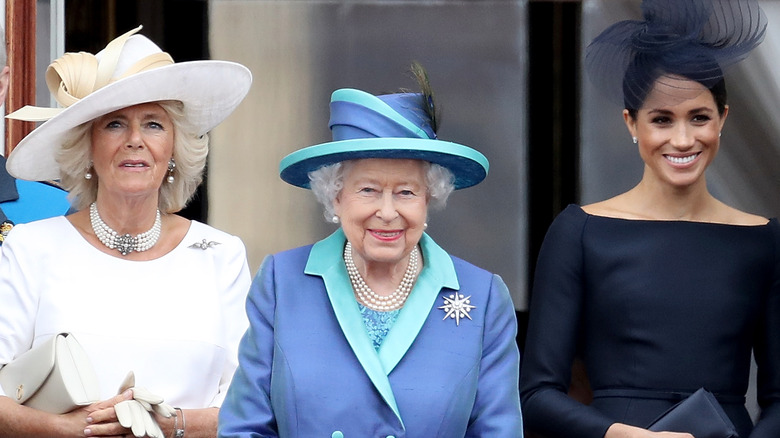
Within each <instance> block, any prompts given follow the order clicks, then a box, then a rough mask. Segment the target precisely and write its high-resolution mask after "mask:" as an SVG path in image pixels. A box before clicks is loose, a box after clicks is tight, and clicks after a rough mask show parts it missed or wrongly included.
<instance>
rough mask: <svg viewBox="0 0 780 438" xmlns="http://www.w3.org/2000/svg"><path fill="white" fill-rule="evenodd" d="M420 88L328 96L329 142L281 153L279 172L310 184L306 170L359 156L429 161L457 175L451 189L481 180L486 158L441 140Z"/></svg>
mask: <svg viewBox="0 0 780 438" xmlns="http://www.w3.org/2000/svg"><path fill="white" fill-rule="evenodd" d="M424 99H425V98H424V97H423V95H422V94H421V93H397V94H386V95H381V96H374V95H372V94H369V93H366V92H364V91H360V90H355V89H351V88H343V89H340V90H336V91H334V92H333V95H332V96H331V100H330V123H329V126H330V129H331V133H332V135H333V141H331V142H328V143H322V144H318V145H315V146H309V147H307V148H304V149H300V150H298V151H295V152H293V153H291V154H290V155H287V156H286V157H284V158H283V159H282V161H281V163H279V176H281V178H282V179H283V180H284V181H286V182H288V183H290V184H292V185H294V186H298V187H303V188H306V189H308V188H309V172H312V171H314V170H317V169H319V168H320V167H322V166H327V165H330V164H335V163H339V162H342V161H346V160H357V159H363V158H396V159H414V160H423V161H429V162H431V163H436V164H438V165H441V166H443V167H445V168H447V169H449V170H450V172H452V174H453V175H454V176H455V181H454V184H455V189H463V188H466V187H471V186H473V185H476V184H479V183H480V182H481V181H482V180H483V179H485V177H486V176H487V173H488V168H489V164H488V160H487V158H485V156H484V155H482V154H481V153H480V152H478V151H477V150H475V149H472V148H470V147H468V146H464V145H461V144H457V143H452V142H448V141H443V140H439V139H437V138H436V133H435V132H434V131H433V127H432V123H431V118H430V116H429V115H428V114H427V112H426V111H425V108H424V104H425V102H424Z"/></svg>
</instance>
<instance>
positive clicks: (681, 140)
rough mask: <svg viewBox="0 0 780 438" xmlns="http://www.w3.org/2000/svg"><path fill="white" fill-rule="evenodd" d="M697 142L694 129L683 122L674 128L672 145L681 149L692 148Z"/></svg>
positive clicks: (670, 141)
mask: <svg viewBox="0 0 780 438" xmlns="http://www.w3.org/2000/svg"><path fill="white" fill-rule="evenodd" d="M695 142H696V139H695V137H694V135H693V130H692V129H691V128H690V127H688V126H686V125H685V124H683V123H681V124H679V125H678V126H676V127H675V128H674V131H673V132H672V138H671V139H670V140H669V143H670V144H671V145H672V146H674V147H675V148H677V149H681V150H685V149H690V148H692V147H693V145H694V143H695Z"/></svg>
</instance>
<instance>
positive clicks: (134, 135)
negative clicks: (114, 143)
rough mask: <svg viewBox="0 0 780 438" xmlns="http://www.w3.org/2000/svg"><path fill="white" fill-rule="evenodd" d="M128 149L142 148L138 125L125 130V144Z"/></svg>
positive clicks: (142, 143)
mask: <svg viewBox="0 0 780 438" xmlns="http://www.w3.org/2000/svg"><path fill="white" fill-rule="evenodd" d="M126 147H127V148H129V149H133V148H138V149H140V148H142V147H144V141H143V136H142V135H141V127H140V126H138V125H131V126H130V128H129V129H128V130H127V144H126Z"/></svg>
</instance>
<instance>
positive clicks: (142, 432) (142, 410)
mask: <svg viewBox="0 0 780 438" xmlns="http://www.w3.org/2000/svg"><path fill="white" fill-rule="evenodd" d="M127 389H132V390H133V399H132V400H125V401H123V402H119V403H117V404H116V405H114V411H116V416H117V419H118V420H119V424H121V425H122V427H126V428H128V429H130V430H131V431H132V432H133V435H135V436H136V437H138V438H141V437H145V436H148V437H151V438H165V436H164V435H163V432H162V430H161V429H160V426H159V425H158V424H157V421H155V419H154V417H153V416H152V412H154V413H156V414H158V415H162V416H163V417H166V418H168V417H170V416H171V415H173V414H174V412H175V410H174V409H173V407H171V406H170V405H169V404H167V403H164V402H163V401H164V400H163V398H162V397H160V396H158V395H155V394H153V393H151V392H150V391H149V390H148V389H146V388H144V387H141V386H135V374H133V372H132V371H130V372H129V373H128V374H127V376H126V377H125V379H124V380H123V381H122V384H121V385H120V387H119V393H120V394H121V393H122V392H124V391H126V390H127Z"/></svg>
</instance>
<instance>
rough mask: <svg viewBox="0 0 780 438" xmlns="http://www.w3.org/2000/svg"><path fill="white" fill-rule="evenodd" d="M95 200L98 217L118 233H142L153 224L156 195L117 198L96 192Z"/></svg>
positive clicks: (155, 210) (155, 211)
mask: <svg viewBox="0 0 780 438" xmlns="http://www.w3.org/2000/svg"><path fill="white" fill-rule="evenodd" d="M96 202H97V208H98V213H99V214H100V218H101V219H102V220H103V222H105V223H106V224H107V225H108V226H109V227H111V228H112V229H113V230H114V231H116V232H117V233H120V234H131V235H136V234H138V233H143V232H145V231H147V230H149V228H151V227H152V225H154V221H155V218H156V216H157V197H156V196H155V197H154V198H153V199H151V198H143V199H141V198H122V199H118V198H116V197H110V196H100V193H98V197H97V201H96Z"/></svg>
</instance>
